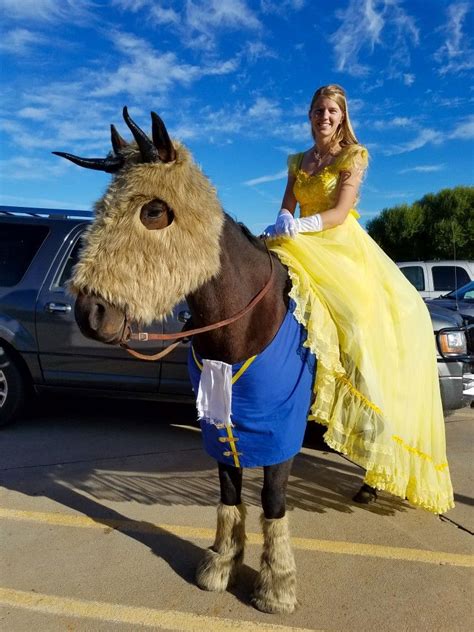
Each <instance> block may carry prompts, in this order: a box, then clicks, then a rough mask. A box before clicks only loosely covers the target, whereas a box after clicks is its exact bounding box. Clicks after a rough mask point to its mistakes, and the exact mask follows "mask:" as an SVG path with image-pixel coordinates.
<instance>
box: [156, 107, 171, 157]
mask: <svg viewBox="0 0 474 632" xmlns="http://www.w3.org/2000/svg"><path fill="white" fill-rule="evenodd" d="M151 122H152V125H151V132H152V136H153V144H154V145H155V147H156V148H157V150H158V154H159V156H160V158H161V160H162V161H163V162H173V160H176V151H175V148H174V147H173V143H172V142H171V138H170V137H169V134H168V131H167V129H166V127H165V124H164V123H163V121H162V119H161V118H160V117H159V116H158V114H156V112H152V113H151Z"/></svg>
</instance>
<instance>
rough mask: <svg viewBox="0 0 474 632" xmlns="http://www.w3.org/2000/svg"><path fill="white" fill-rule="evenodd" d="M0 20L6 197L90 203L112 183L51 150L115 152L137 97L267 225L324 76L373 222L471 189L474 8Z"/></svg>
mask: <svg viewBox="0 0 474 632" xmlns="http://www.w3.org/2000/svg"><path fill="white" fill-rule="evenodd" d="M0 13H1V15H2V27H1V29H2V32H1V33H0V54H1V62H2V64H1V82H2V88H1V99H2V108H1V114H0V143H1V149H0V151H1V153H0V177H1V179H0V204H12V205H19V206H41V207H56V208H76V209H88V208H90V206H91V204H92V202H93V201H94V200H95V199H96V198H97V197H99V195H101V194H102V192H103V190H104V188H105V187H106V185H107V182H108V179H109V177H110V176H107V175H106V174H104V173H95V172H92V171H86V170H84V169H80V168H78V167H76V166H74V165H72V164H69V163H67V162H66V161H63V160H60V159H59V158H57V157H55V156H52V155H51V153H50V152H51V151H53V150H63V151H70V152H72V153H76V154H79V155H83V156H88V157H97V156H98V157H105V154H106V153H107V152H108V151H109V149H110V137H109V124H110V123H112V122H113V123H115V124H116V126H117V127H118V129H119V130H120V131H121V133H122V135H123V136H125V137H129V136H130V134H129V133H128V130H127V128H126V127H125V124H124V123H123V121H122V119H121V110H122V107H123V105H125V104H126V105H128V107H129V110H130V113H131V115H132V117H133V118H134V119H135V120H136V121H137V122H138V123H139V124H140V125H141V127H143V128H144V129H146V130H149V128H150V118H149V112H150V110H155V111H156V112H158V113H159V114H160V115H161V116H162V118H163V119H164V121H165V123H166V125H167V127H168V129H169V131H170V133H171V135H172V136H174V137H176V138H179V139H180V140H182V141H183V142H184V143H186V144H187V145H188V146H189V147H190V149H191V150H192V152H193V154H194V156H195V158H196V160H197V162H198V163H199V164H200V165H201V166H202V168H203V170H204V171H205V173H206V174H207V175H208V176H209V177H210V178H211V180H212V181H213V183H214V184H215V186H216V187H217V190H218V193H219V196H220V199H221V201H222V204H223V206H224V208H225V210H226V211H227V212H229V213H230V214H231V215H233V216H234V217H236V218H237V219H239V220H240V221H244V222H245V223H246V224H247V225H248V226H249V227H250V228H251V229H252V230H254V231H255V232H257V233H258V232H260V231H261V230H262V229H263V228H264V227H265V226H266V225H267V224H269V223H270V222H272V221H273V219H274V217H275V215H276V213H277V211H278V209H279V207H280V202H281V198H282V195H283V190H284V187H285V178H286V175H285V174H286V157H287V155H288V154H289V153H292V152H295V151H300V150H303V149H306V148H308V147H310V146H311V144H312V139H311V136H310V132H309V125H308V120H307V110H308V105H309V101H310V99H311V96H312V94H313V92H314V90H315V89H316V88H317V87H319V86H320V85H323V84H327V83H339V84H341V85H342V86H343V87H344V88H345V89H346V91H347V93H348V97H349V106H350V114H351V117H352V120H353V125H354V128H355V130H356V134H357V136H358V138H359V141H360V142H362V143H363V144H365V145H366V146H367V147H368V148H369V151H370V154H371V164H370V168H369V172H368V175H367V178H366V180H365V183H364V187H363V191H362V196H361V201H360V204H359V210H360V212H361V214H362V220H361V221H362V223H365V222H366V221H367V220H368V219H370V218H371V217H374V216H375V215H377V214H378V213H379V212H380V211H381V210H382V209H383V208H387V207H390V206H394V205H396V204H401V203H405V202H406V203H411V202H413V201H414V200H416V199H419V198H420V197H421V196H423V195H424V194H425V193H429V192H436V191H438V190H440V189H442V188H446V187H453V186H456V185H470V184H472V174H473V166H474V165H473V149H472V147H473V137H474V115H473V113H472V112H473V109H472V105H473V101H474V90H473V83H472V72H473V69H474V34H473V29H472V25H473V13H474V7H473V5H472V1H471V2H467V1H459V2H458V1H454V2H451V1H449V0H446V1H444V0H410V1H408V0H405V1H403V0H331V1H329V0H279V1H277V0H206V1H204V0H168V1H166V0H156V1H155V0H109V1H106V0H0Z"/></svg>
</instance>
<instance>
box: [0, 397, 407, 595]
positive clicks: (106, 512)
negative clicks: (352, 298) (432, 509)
mask: <svg viewBox="0 0 474 632" xmlns="http://www.w3.org/2000/svg"><path fill="white" fill-rule="evenodd" d="M323 432H324V429H323V428H320V427H316V426H311V427H309V428H308V432H307V434H306V437H305V447H306V448H307V450H305V451H304V452H302V453H301V454H299V455H298V456H297V457H296V459H295V463H294V467H293V471H292V475H291V478H290V483H289V485H288V493H287V503H288V508H289V509H292V508H298V509H302V510H305V511H308V512H315V513H325V512H328V511H338V512H341V513H351V512H353V511H354V507H358V508H359V509H360V508H362V509H365V510H366V511H369V512H371V513H376V514H379V515H393V514H394V513H396V512H401V511H407V510H408V509H409V507H408V505H407V504H405V503H403V502H402V501H399V500H397V499H395V498H393V497H389V496H382V497H381V498H379V500H378V501H377V503H376V504H375V505H369V506H367V507H365V506H361V505H357V504H356V503H354V502H353V501H352V500H351V498H352V496H353V494H354V493H355V492H356V491H357V489H358V488H359V486H360V484H361V481H362V470H361V469H360V468H358V467H357V466H356V465H354V464H353V463H351V462H350V461H348V460H344V459H341V458H337V459H335V458H334V457H333V455H332V454H331V452H332V451H331V450H330V449H329V448H328V447H327V446H326V445H325V444H324V441H323V439H322V434H323ZM1 438H2V443H1V446H2V447H1V456H2V463H3V466H2V469H1V471H0V475H1V484H2V485H3V487H4V488H7V489H11V490H15V491H17V492H20V493H22V494H26V495H30V496H44V497H46V498H50V499H51V500H53V501H55V502H56V503H60V504H62V505H63V506H65V507H69V508H70V509H72V510H73V511H76V512H80V513H82V514H84V515H85V516H88V517H89V518H91V519H92V520H94V521H95V522H98V523H101V524H104V528H105V529H110V528H116V529H118V530H119V531H122V532H124V533H126V534H127V535H128V536H129V537H132V538H134V539H135V540H137V541H139V542H141V543H142V544H144V545H145V546H147V547H149V548H150V550H151V551H153V553H154V554H155V555H158V556H159V557H161V558H163V559H164V560H165V561H166V562H167V563H168V564H169V565H170V566H171V567H172V568H173V570H174V571H175V572H176V573H178V574H179V575H180V576H181V577H183V579H185V580H186V581H188V582H190V583H191V582H192V583H194V570H193V569H194V568H195V566H196V564H197V562H198V560H199V558H200V556H201V555H202V549H201V548H200V547H198V546H196V545H194V544H192V543H191V542H188V541H186V540H183V539H182V538H180V537H178V536H176V535H175V534H172V533H169V532H167V531H166V530H164V529H161V528H159V527H156V525H152V524H149V523H146V522H142V521H134V520H130V519H129V518H128V517H127V516H124V515H122V514H121V513H120V512H118V511H117V510H116V509H112V508H110V507H108V506H106V504H102V502H101V501H103V502H105V503H107V502H113V503H117V502H129V501H133V502H137V503H141V504H145V505H156V506H157V518H156V520H157V522H159V520H160V519H159V506H170V505H176V506H211V507H214V506H216V504H217V501H218V498H219V483H218V476H217V471H216V470H215V464H214V461H213V460H212V459H210V458H209V457H207V455H206V454H205V453H204V451H203V450H202V447H201V437H200V432H199V429H198V426H197V423H196V421H195V409H194V407H193V406H189V405H178V404H172V405H170V404H158V403H156V402H155V403H153V402H149V403H147V402H129V401H122V402H118V401H116V400H115V401H112V400H110V401H108V400H83V401H81V400H69V399H66V400H64V399H59V400H57V399H56V400H51V399H50V398H48V400H44V399H43V400H41V401H40V402H39V403H38V404H37V405H36V406H35V409H34V410H30V412H29V414H28V415H27V416H26V417H24V418H23V419H21V420H18V421H17V423H16V424H14V425H11V426H9V427H6V428H4V429H3V430H2V431H1ZM261 484H262V471H261V469H260V468H259V469H258V470H247V471H246V472H245V473H244V498H245V502H246V503H247V504H249V505H254V506H258V507H260V492H261ZM111 522H112V524H113V523H114V522H116V523H117V525H119V526H112V527H111ZM123 522H126V528H124V527H123V526H122V527H121V526H120V523H123ZM245 573H247V575H248V577H246V579H247V580H248V583H249V584H250V583H251V582H252V581H253V579H254V577H253V571H252V569H250V568H249V569H248V570H244V574H245ZM242 588H243V587H242V586H241V587H240V588H239V590H238V591H237V592H236V593H235V594H236V596H237V597H238V598H239V599H242V600H245V599H244V592H243V591H242Z"/></svg>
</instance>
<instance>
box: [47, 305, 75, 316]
mask: <svg viewBox="0 0 474 632" xmlns="http://www.w3.org/2000/svg"><path fill="white" fill-rule="evenodd" d="M71 309H72V308H71V306H70V305H68V304H67V303H46V311H47V312H50V313H52V312H62V313H63V314H66V313H67V312H70V311H71Z"/></svg>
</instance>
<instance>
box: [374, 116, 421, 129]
mask: <svg viewBox="0 0 474 632" xmlns="http://www.w3.org/2000/svg"><path fill="white" fill-rule="evenodd" d="M415 125H416V122H415V121H414V120H413V119H412V118H408V117H406V116H395V118H393V119H387V120H380V121H374V123H373V127H374V129H377V130H385V129H387V128H388V127H414V126H415Z"/></svg>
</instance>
